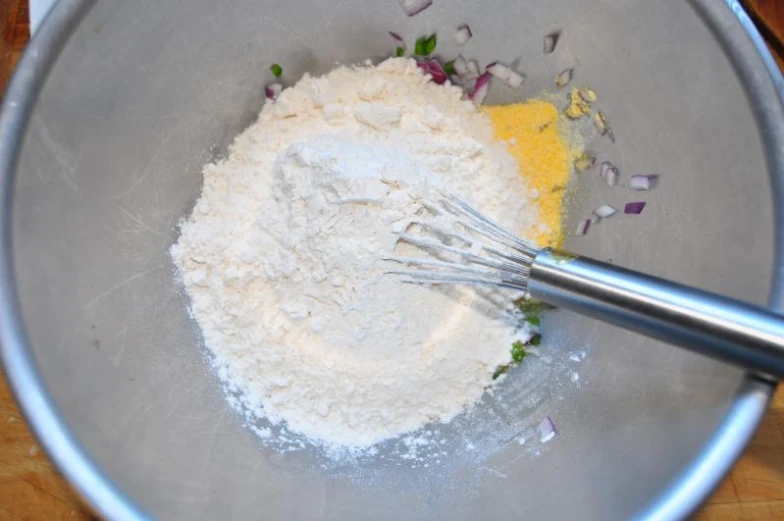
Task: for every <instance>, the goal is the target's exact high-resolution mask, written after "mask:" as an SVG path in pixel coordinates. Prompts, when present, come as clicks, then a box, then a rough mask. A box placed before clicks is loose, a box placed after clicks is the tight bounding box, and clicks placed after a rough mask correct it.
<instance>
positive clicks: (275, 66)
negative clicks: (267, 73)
mask: <svg viewBox="0 0 784 521" xmlns="http://www.w3.org/2000/svg"><path fill="white" fill-rule="evenodd" d="M270 70H271V71H272V74H273V76H275V77H276V78H280V75H281V74H283V67H281V66H280V65H278V64H277V63H273V64H272V65H271V66H270Z"/></svg>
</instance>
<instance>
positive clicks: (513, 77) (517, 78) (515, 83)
mask: <svg viewBox="0 0 784 521" xmlns="http://www.w3.org/2000/svg"><path fill="white" fill-rule="evenodd" d="M524 81H525V76H523V75H522V74H519V73H517V72H515V71H513V70H511V69H510V70H509V79H508V80H506V84H507V85H509V86H510V87H512V88H514V89H516V88H518V87H520V86H521V85H522V84H523V82H524Z"/></svg>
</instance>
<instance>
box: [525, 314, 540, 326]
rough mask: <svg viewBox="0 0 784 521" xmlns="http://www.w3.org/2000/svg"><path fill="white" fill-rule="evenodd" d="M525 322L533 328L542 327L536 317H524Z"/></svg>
mask: <svg viewBox="0 0 784 521" xmlns="http://www.w3.org/2000/svg"><path fill="white" fill-rule="evenodd" d="M525 321H526V322H528V323H529V324H531V325H532V326H534V327H539V326H541V325H542V320H541V319H540V318H539V317H537V316H536V315H526V316H525Z"/></svg>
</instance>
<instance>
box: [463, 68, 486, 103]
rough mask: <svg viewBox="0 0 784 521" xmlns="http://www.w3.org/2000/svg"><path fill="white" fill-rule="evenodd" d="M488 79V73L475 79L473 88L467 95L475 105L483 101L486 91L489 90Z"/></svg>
mask: <svg viewBox="0 0 784 521" xmlns="http://www.w3.org/2000/svg"><path fill="white" fill-rule="evenodd" d="M490 78H491V76H490V73H489V72H486V73H484V74H482V75H480V76H479V77H478V78H477V79H476V83H474V88H473V89H472V90H471V92H470V93H469V94H468V99H470V100H471V101H473V102H474V103H476V104H477V105H481V104H482V102H483V101H484V100H485V97H487V91H488V89H490Z"/></svg>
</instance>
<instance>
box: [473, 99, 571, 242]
mask: <svg viewBox="0 0 784 521" xmlns="http://www.w3.org/2000/svg"><path fill="white" fill-rule="evenodd" d="M482 110H483V111H484V112H485V114H487V115H488V116H489V117H490V119H491V121H492V122H493V130H494V135H495V139H497V140H499V141H506V142H507V143H508V147H509V152H510V153H511V154H512V155H513V156H514V158H515V159H516V160H517V164H518V165H519V168H520V174H521V175H522V176H523V177H524V178H525V180H526V182H527V183H528V186H529V187H530V188H532V189H535V190H537V191H538V192H539V196H538V198H537V200H536V202H537V204H538V206H539V219H538V221H539V223H540V224H541V225H542V226H541V227H539V228H538V229H534V230H530V231H529V232H528V233H524V234H525V235H526V236H528V237H529V238H531V239H533V240H534V241H535V242H536V243H537V244H538V245H539V246H559V245H560V243H561V240H562V236H563V234H562V226H561V225H562V223H561V220H562V217H563V202H564V195H565V193H566V187H567V185H568V184H569V173H570V172H571V164H572V161H573V160H574V157H575V156H576V155H577V154H579V151H578V150H575V148H574V147H571V146H569V144H568V143H567V140H566V137H565V133H564V132H562V131H561V129H559V124H560V121H559V114H558V109H557V108H556V107H555V105H553V104H552V103H548V102H546V101H529V102H526V103H515V104H512V105H500V106H485V107H483V108H482Z"/></svg>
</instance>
